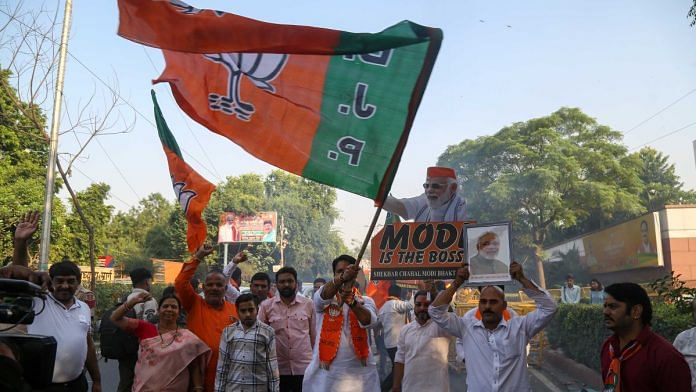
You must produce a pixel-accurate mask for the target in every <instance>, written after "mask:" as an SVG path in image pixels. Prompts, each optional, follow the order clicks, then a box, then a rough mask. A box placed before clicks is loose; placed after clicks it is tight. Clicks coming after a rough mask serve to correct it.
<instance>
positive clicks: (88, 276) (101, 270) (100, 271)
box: [78, 265, 116, 287]
mask: <svg viewBox="0 0 696 392" xmlns="http://www.w3.org/2000/svg"><path fill="white" fill-rule="evenodd" d="M78 267H80V272H82V285H83V286H84V287H89V285H90V282H92V270H91V269H90V267H89V266H88V265H79V266H78ZM94 276H95V278H97V282H98V283H114V278H115V277H116V275H115V273H114V269H113V268H108V267H94Z"/></svg>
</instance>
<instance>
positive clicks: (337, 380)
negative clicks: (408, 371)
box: [302, 255, 380, 392]
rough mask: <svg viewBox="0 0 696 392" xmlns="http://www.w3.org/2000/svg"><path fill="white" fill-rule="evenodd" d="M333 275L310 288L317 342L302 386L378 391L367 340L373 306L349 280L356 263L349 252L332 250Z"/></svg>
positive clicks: (373, 317) (334, 391) (319, 390)
mask: <svg viewBox="0 0 696 392" xmlns="http://www.w3.org/2000/svg"><path fill="white" fill-rule="evenodd" d="M332 267H333V271H334V278H333V280H331V281H330V282H328V283H326V284H325V285H323V286H322V287H321V288H320V289H319V291H317V292H316V293H315V294H314V310H315V311H316V313H317V331H318V335H319V336H317V342H316V344H315V345H314V352H313V353H312V361H311V362H310V364H309V366H308V367H307V370H306V371H305V376H304V380H303V382H302V390H303V391H304V392H314V391H317V392H325V391H332V392H373V391H379V389H380V388H379V375H378V374H377V366H376V364H375V360H374V357H373V356H372V353H371V352H370V345H369V343H368V341H367V328H373V327H375V326H376V325H377V323H378V321H377V315H376V313H377V308H376V307H375V303H374V301H372V299H370V298H369V297H364V296H361V295H360V294H359V293H358V292H357V290H356V289H355V287H354V285H353V283H354V281H355V278H356V277H357V276H358V271H360V267H359V266H358V265H357V262H356V260H355V258H354V257H351V256H348V255H341V256H338V257H337V258H336V259H335V260H334V261H333V263H332Z"/></svg>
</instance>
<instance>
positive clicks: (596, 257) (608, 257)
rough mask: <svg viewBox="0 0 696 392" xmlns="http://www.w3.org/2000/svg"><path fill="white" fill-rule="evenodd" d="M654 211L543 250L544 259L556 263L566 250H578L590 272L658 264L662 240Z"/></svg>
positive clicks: (657, 265)
mask: <svg viewBox="0 0 696 392" xmlns="http://www.w3.org/2000/svg"><path fill="white" fill-rule="evenodd" d="M659 227H660V222H659V216H658V214H657V213H656V212H653V213H649V214H646V215H643V216H641V217H638V218H636V219H632V220H630V221H627V222H624V223H621V224H618V225H616V226H611V227H608V228H606V229H603V230H600V231H596V232H594V233H590V234H587V235H584V236H581V237H578V238H575V239H572V240H569V241H566V242H563V243H561V244H557V245H556V246H554V247H551V248H548V249H546V250H545V251H544V252H545V260H546V261H548V262H557V261H561V260H562V259H563V256H564V255H565V254H567V253H568V252H571V251H573V252H578V255H579V256H580V263H581V264H582V266H583V267H585V268H586V269H587V270H588V271H589V272H590V273H593V274H597V273H607V272H615V271H620V270H630V269H638V268H650V267H660V266H663V265H664V261H663V259H662V241H661V240H660V230H659Z"/></svg>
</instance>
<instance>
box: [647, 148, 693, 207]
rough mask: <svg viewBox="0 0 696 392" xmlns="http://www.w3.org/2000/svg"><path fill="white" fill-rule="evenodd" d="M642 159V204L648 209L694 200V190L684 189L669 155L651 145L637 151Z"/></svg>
mask: <svg viewBox="0 0 696 392" xmlns="http://www.w3.org/2000/svg"><path fill="white" fill-rule="evenodd" d="M634 155H637V157H638V158H639V159H640V162H641V165H642V166H641V168H640V172H639V175H640V179H641V181H642V182H643V189H642V190H641V192H640V199H641V204H643V207H644V209H645V210H646V211H655V210H658V209H660V208H662V207H663V206H665V205H667V204H680V203H689V202H691V201H693V200H694V197H696V194H695V192H694V191H685V190H683V189H682V187H683V185H684V184H683V183H682V182H681V181H680V179H679V176H677V174H676V172H675V168H674V164H670V163H669V157H668V156H666V155H664V154H662V153H661V152H659V151H657V150H655V149H652V148H650V147H645V148H642V149H641V150H640V151H638V152H637V153H635V154H634Z"/></svg>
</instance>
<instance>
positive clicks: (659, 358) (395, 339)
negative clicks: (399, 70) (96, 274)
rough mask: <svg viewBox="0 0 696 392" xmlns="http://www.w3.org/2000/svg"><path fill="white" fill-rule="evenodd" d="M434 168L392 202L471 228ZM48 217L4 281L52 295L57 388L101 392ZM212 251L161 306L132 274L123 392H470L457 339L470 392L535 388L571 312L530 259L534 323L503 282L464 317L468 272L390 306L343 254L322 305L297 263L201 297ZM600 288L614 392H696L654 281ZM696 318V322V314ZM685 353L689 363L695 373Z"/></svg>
mask: <svg viewBox="0 0 696 392" xmlns="http://www.w3.org/2000/svg"><path fill="white" fill-rule="evenodd" d="M431 169H432V170H430V169H429V171H428V178H427V182H426V184H425V185H424V188H425V189H426V193H425V194H424V196H422V197H419V198H413V199H394V198H391V197H390V198H389V199H388V203H387V204H388V207H389V208H391V209H393V210H395V211H396V212H397V213H399V214H401V215H403V216H405V217H410V218H414V217H415V218H417V219H424V220H432V219H437V220H443V219H444V220H447V219H449V220H457V219H462V218H463V217H464V207H465V204H464V201H463V199H460V198H459V196H456V195H457V194H456V187H457V185H456V178H455V177H454V174H453V171H452V170H451V169H449V170H444V168H431ZM453 179H454V181H452V180H453ZM37 221H38V214H29V215H27V216H25V217H24V218H23V219H22V220H21V222H20V223H19V224H18V226H17V230H16V232H15V252H14V256H13V261H12V264H10V265H9V266H6V267H3V268H1V269H0V277H3V278H10V279H21V280H29V281H31V282H34V283H37V284H39V285H42V286H43V287H45V288H47V289H49V290H50V292H49V293H48V294H47V295H46V298H45V299H38V298H37V299H36V300H35V301H34V309H35V310H36V316H35V319H34V322H33V323H32V324H30V325H29V326H28V332H29V333H33V334H40V335H48V336H53V337H54V338H55V340H56V342H57V351H56V361H55V366H54V371H53V379H52V384H51V385H50V386H49V387H48V388H47V389H45V391H51V392H53V391H55V392H58V391H61V392H63V391H65V392H67V391H70V392H72V391H80V392H82V391H87V390H88V382H87V378H86V373H89V376H90V378H91V380H92V391H101V375H100V372H99V367H98V366H97V354H96V350H95V346H94V343H93V341H92V337H91V336H92V331H91V323H90V313H89V308H88V306H87V305H86V304H85V303H84V302H82V301H80V300H79V299H77V298H76V297H75V294H76V291H77V287H78V285H79V284H80V281H81V273H80V269H79V268H78V266H77V265H75V264H74V263H72V262H71V261H69V260H64V261H61V262H58V263H55V264H53V265H52V266H51V267H50V269H49V271H48V273H45V272H39V271H33V270H31V269H30V268H28V255H27V252H26V248H27V247H26V242H27V240H28V239H29V237H31V235H32V234H33V232H34V231H36V227H37ZM213 250H214V248H213V247H212V246H210V245H202V246H201V247H200V248H199V249H198V250H197V251H196V252H195V253H194V254H193V255H192V257H191V259H190V260H188V261H187V262H185V263H184V265H183V267H182V269H181V271H180V272H179V274H178V276H177V277H176V280H175V283H174V286H173V287H172V288H168V289H167V290H165V293H164V294H163V295H162V297H161V298H159V299H158V300H155V299H154V298H152V296H151V294H150V292H149V291H150V284H151V281H152V275H151V274H150V273H149V271H147V270H134V271H132V272H131V279H132V283H133V292H132V293H131V294H130V295H129V296H128V297H127V299H126V300H125V301H124V302H123V303H122V304H121V305H120V306H119V307H118V308H116V309H115V310H114V311H113V312H112V313H111V315H110V317H109V320H110V321H111V322H112V323H113V324H114V325H116V326H117V327H118V328H120V329H121V330H123V331H125V332H126V333H128V334H130V335H132V336H135V337H136V338H137V340H138V342H139V348H138V355H137V359H134V360H130V361H129V360H124V361H119V374H120V377H121V380H120V383H119V390H132V391H136V392H141V391H142V392H146V391H208V392H212V391H215V392H222V391H274V392H275V391H293V392H294V391H303V390H304V391H307V392H314V391H316V392H328V391H331V392H334V391H335V392H361V391H366V392H373V391H395V392H400V391H405V392H408V391H418V392H420V391H449V390H461V389H463V388H462V386H459V385H450V378H449V371H448V369H449V367H448V358H449V350H450V349H451V346H452V345H451V344H450V342H452V341H453V340H456V345H455V346H456V351H457V354H458V358H460V359H461V360H462V361H463V362H464V363H465V365H466V388H467V390H469V391H474V392H479V391H483V392H488V391H491V392H492V391H530V390H531V385H530V376H529V373H528V370H527V346H528V344H529V342H530V340H531V339H532V338H533V337H534V336H535V335H537V334H538V333H539V332H540V331H542V330H543V329H544V328H545V327H546V326H547V325H548V324H549V323H550V322H551V320H552V319H553V317H554V315H555V314H556V310H557V306H558V305H557V303H556V301H555V300H554V299H553V298H552V297H551V296H550V294H549V293H548V291H546V290H544V289H543V288H541V287H539V286H538V285H537V284H536V283H534V282H533V281H531V280H530V279H529V278H528V277H527V276H526V275H525V274H524V271H523V268H522V266H521V265H520V264H518V263H516V262H512V263H511V264H510V265H509V273H510V276H511V278H512V279H513V280H514V281H516V284H518V285H520V286H521V287H522V289H523V291H524V293H525V294H526V295H527V296H528V297H529V298H531V299H532V300H533V301H534V303H535V305H536V308H535V310H533V311H531V312H529V313H527V314H525V315H518V314H517V313H515V312H514V311H513V310H512V309H511V308H508V303H507V301H506V296H505V291H504V287H500V286H497V285H488V286H483V287H480V288H479V299H478V306H477V307H476V308H474V309H472V310H471V311H469V312H467V313H465V314H464V315H462V316H458V315H456V314H455V313H454V312H453V311H452V307H451V304H452V300H453V297H454V296H455V294H456V292H457V290H459V289H460V288H461V287H462V286H463V285H464V284H465V283H466V282H467V281H468V280H469V274H470V269H469V266H468V264H467V263H464V264H463V265H461V267H460V268H458V270H457V271H456V276H455V278H454V280H453V281H452V282H451V283H450V284H449V285H448V286H446V287H445V286H444V284H435V283H434V282H423V285H422V287H421V289H420V290H418V291H417V292H415V293H414V294H413V296H412V297H411V298H410V299H409V300H405V299H404V298H402V292H401V290H399V289H398V287H396V286H395V285H393V286H392V287H393V288H392V289H391V291H390V292H389V294H390V296H389V297H388V298H387V301H386V302H385V303H384V304H383V305H381V307H380V308H378V306H377V305H376V303H375V301H374V300H373V299H372V298H370V297H369V296H367V295H365V294H364V293H363V292H361V291H360V289H359V287H358V286H357V285H356V283H355V282H356V278H357V276H358V273H359V271H360V267H359V266H358V263H357V260H356V259H355V258H353V257H351V256H348V255H341V256H338V257H336V258H335V259H333V261H332V264H331V267H332V271H333V277H332V278H331V279H329V280H327V281H324V280H320V279H317V280H315V282H314V288H313V292H312V293H311V295H310V297H311V298H306V297H304V296H303V295H302V293H300V292H299V289H300V288H301V286H300V285H299V284H298V276H297V272H296V271H295V269H294V268H292V267H283V268H281V269H279V270H278V271H277V272H276V273H275V276H274V277H273V279H272V278H271V276H269V275H268V274H266V273H258V274H256V275H254V276H252V278H251V290H250V291H251V292H250V293H242V292H240V283H241V271H240V268H239V264H240V263H242V262H244V261H245V260H246V259H247V254H246V253H244V252H240V253H238V254H237V255H235V256H234V258H233V259H232V262H230V263H229V264H228V265H227V266H226V267H225V268H224V269H212V270H210V271H209V272H208V273H207V274H206V276H205V278H204V281H203V289H202V292H201V293H199V292H198V291H197V286H198V282H197V281H195V280H194V275H195V272H196V270H197V268H198V266H199V264H200V263H202V262H203V260H204V259H205V258H206V257H207V256H208V255H210V254H211V253H212V252H213ZM272 280H274V282H272ZM272 284H275V287H276V291H275V294H273V295H271V294H270V293H269V290H270V288H271V285H272ZM596 284H597V289H596V290H593V291H597V292H599V291H600V290H601V296H600V295H599V294H597V295H596V298H595V296H593V297H592V298H593V301H598V302H600V303H602V304H603V307H604V322H605V325H606V326H607V328H608V329H609V330H611V331H612V335H611V336H610V337H609V338H608V339H607V340H606V341H605V342H604V344H603V346H602V347H598V348H597V357H598V358H600V359H601V372H602V376H603V378H604V384H605V390H607V391H624V392H629V391H676V392H682V391H684V392H686V391H691V390H692V389H691V388H692V373H691V371H692V370H693V367H694V362H693V358H694V354H695V353H694V350H695V345H694V344H693V341H694V336H695V334H696V332H695V331H696V330H690V331H686V332H684V334H682V335H680V336H679V337H678V338H677V342H675V345H676V346H677V347H678V348H679V349H680V350H682V352H684V354H682V353H680V351H679V350H677V349H676V348H675V347H674V346H673V345H672V344H671V343H669V342H667V341H666V340H665V339H663V338H662V337H660V336H659V335H657V334H655V333H654V332H652V330H651V328H650V324H651V321H652V307H651V303H650V300H649V298H648V295H647V293H646V292H645V290H644V289H643V288H642V287H641V286H639V285H637V284H634V283H615V284H612V285H609V286H607V287H606V288H602V287H601V285H600V284H599V282H596ZM579 292H580V290H579V287H577V286H575V285H574V281H573V279H572V276H569V277H568V279H567V282H566V285H565V286H564V290H563V291H562V302H578V301H579V296H580V294H579ZM576 300H577V301H576ZM694 312H695V314H694V316H695V317H696V308H695V311H694ZM377 330H381V333H380V336H381V339H380V342H381V343H379V344H376V346H380V345H381V347H380V348H379V349H378V350H379V351H382V349H383V351H384V352H386V356H385V355H380V356H381V357H382V359H385V358H386V357H388V358H389V359H390V361H391V364H392V365H391V369H384V370H385V373H387V375H386V377H381V376H380V372H379V371H378V366H377V360H376V355H377V354H378V353H376V352H374V351H375V350H374V348H373V347H374V346H375V345H373V344H371V342H372V341H373V339H374V335H375V332H374V331H377ZM684 355H687V356H688V355H690V358H691V359H692V361H691V369H690V365H689V364H687V361H686V360H685V357H684ZM17 356H18V354H17V350H16V349H14V348H13V347H12V345H11V343H10V342H5V341H2V340H0V365H2V364H4V363H5V362H3V361H10V362H12V363H13V364H14V365H16V359H17ZM13 361H14V362H13ZM121 362H123V363H121ZM25 370H27V369H25ZM2 373H3V376H2V377H0V383H5V384H0V386H2V387H3V388H4V389H3V390H22V389H10V386H9V384H7V383H6V382H10V381H7V380H9V379H10V377H9V376H5V374H6V373H7V372H2ZM8 374H9V373H8ZM24 376H25V377H28V376H30V372H26V373H24ZM694 379H696V378H694ZM11 381H16V380H15V379H14V378H13V379H12V380H11ZM694 385H696V384H694ZM18 388H19V387H18Z"/></svg>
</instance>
